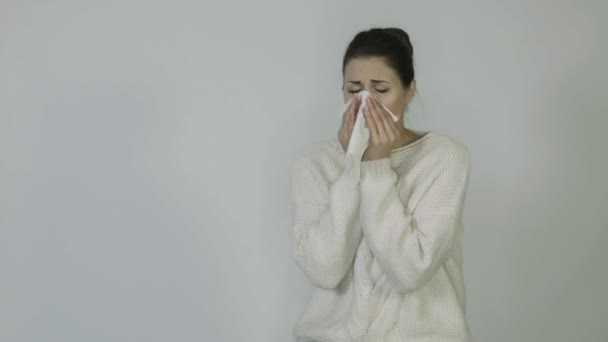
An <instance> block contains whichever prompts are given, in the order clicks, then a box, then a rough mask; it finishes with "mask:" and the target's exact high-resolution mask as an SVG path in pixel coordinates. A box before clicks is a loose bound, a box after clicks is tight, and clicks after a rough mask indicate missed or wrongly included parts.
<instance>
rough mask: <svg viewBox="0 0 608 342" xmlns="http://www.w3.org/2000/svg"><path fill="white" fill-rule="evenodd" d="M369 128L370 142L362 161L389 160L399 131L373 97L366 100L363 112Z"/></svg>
mask: <svg viewBox="0 0 608 342" xmlns="http://www.w3.org/2000/svg"><path fill="white" fill-rule="evenodd" d="M364 114H365V120H366V122H367V126H368V127H369V133H370V142H369V146H368V147H367V149H366V150H365V153H363V157H362V160H377V159H384V158H389V157H390V155H391V151H392V150H393V146H394V145H395V143H396V142H397V139H398V137H399V130H398V129H397V126H396V125H395V123H394V122H393V120H392V119H391V117H390V114H389V113H388V112H387V111H386V109H384V107H383V106H382V105H381V104H380V102H379V101H378V100H377V99H376V98H374V97H373V96H369V97H368V98H367V104H366V106H365V110H364Z"/></svg>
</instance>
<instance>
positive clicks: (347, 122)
mask: <svg viewBox="0 0 608 342" xmlns="http://www.w3.org/2000/svg"><path fill="white" fill-rule="evenodd" d="M360 102H361V100H360V99H359V96H357V95H355V96H353V99H352V101H351V102H350V104H349V105H348V108H346V111H345V112H344V114H343V115H342V125H341V126H340V130H339V131H338V140H339V141H340V145H342V148H343V149H344V152H346V150H347V148H348V142H349V141H350V137H351V135H352V133H353V127H354V126H355V115H356V114H357V111H359V106H360V105H361V103H360Z"/></svg>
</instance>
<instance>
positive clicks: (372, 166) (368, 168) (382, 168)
mask: <svg viewBox="0 0 608 342" xmlns="http://www.w3.org/2000/svg"><path fill="white" fill-rule="evenodd" d="M391 172H392V168H391V159H390V158H383V159H375V160H363V161H361V177H362V178H367V177H372V178H383V177H386V176H387V175H389V174H390V173H391Z"/></svg>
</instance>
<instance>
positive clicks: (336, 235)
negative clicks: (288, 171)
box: [292, 157, 362, 289]
mask: <svg viewBox="0 0 608 342" xmlns="http://www.w3.org/2000/svg"><path fill="white" fill-rule="evenodd" d="M319 178H320V175H319V172H318V170H315V169H314V167H313V164H312V163H311V162H310V161H309V160H307V159H305V158H301V157H300V158H298V159H297V160H296V161H295V162H294V164H293V167H292V201H293V202H292V203H293V205H294V213H295V214H294V224H293V232H294V235H293V245H292V248H293V257H294V259H295V261H296V263H297V264H298V266H299V267H300V268H301V269H302V270H303V272H304V273H305V275H306V276H307V278H308V279H309V280H310V281H311V282H312V284H313V285H315V286H317V287H320V288H324V289H332V288H335V287H336V286H337V285H338V284H339V283H340V282H341V281H342V279H343V278H344V276H345V275H346V273H347V272H348V270H349V268H350V265H351V264H352V261H353V258H354V255H355V252H356V250H357V247H358V246H359V242H360V240H361V235H362V232H361V229H360V228H359V226H356V225H355V222H356V220H357V219H358V213H359V204H360V191H359V188H358V183H357V182H354V181H353V180H351V179H349V178H348V177H347V174H346V173H344V172H342V173H341V175H340V176H339V177H338V178H337V179H336V180H335V181H333V182H331V183H328V182H322V181H320V179H319Z"/></svg>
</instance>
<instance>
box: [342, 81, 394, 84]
mask: <svg viewBox="0 0 608 342" xmlns="http://www.w3.org/2000/svg"><path fill="white" fill-rule="evenodd" d="M347 83H353V84H356V85H361V81H348V82H347ZM372 83H390V82H388V81H384V80H372Z"/></svg>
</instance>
